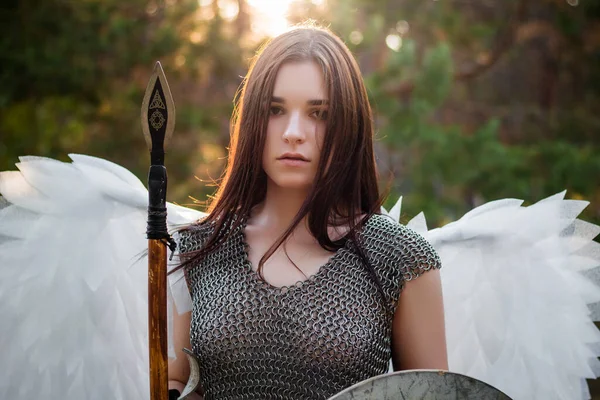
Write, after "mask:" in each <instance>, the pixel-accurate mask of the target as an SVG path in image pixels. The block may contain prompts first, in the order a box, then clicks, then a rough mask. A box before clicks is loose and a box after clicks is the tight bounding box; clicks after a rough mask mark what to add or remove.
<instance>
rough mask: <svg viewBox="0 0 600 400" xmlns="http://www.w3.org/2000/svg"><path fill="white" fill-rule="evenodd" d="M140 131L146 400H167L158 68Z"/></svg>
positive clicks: (169, 114)
mask: <svg viewBox="0 0 600 400" xmlns="http://www.w3.org/2000/svg"><path fill="white" fill-rule="evenodd" d="M141 122H142V130H143V131H144V137H145V139H146V144H147V145H148V149H149V150H150V161H151V163H150V164H151V165H150V171H149V173H148V200H149V202H148V228H147V231H146V234H147V237H148V344H149V349H150V400H167V399H168V396H169V395H168V375H167V372H168V371H167V362H168V359H167V357H168V356H167V246H169V248H170V249H171V252H174V251H175V247H176V245H175V241H174V240H173V239H172V238H171V236H170V235H169V233H168V231H167V208H166V199H167V169H166V168H165V149H166V147H167V144H168V142H169V140H170V139H171V136H172V135H173V129H174V127H175V104H174V103H173V97H172V96H171V91H170V89H169V84H168V83H167V78H166V77H165V73H164V71H163V69H162V67H161V65H160V62H157V63H156V65H155V66H154V72H153V74H152V76H151V77H150V80H149V81H148V86H147V88H146V93H145V94H144V101H143V102H142V114H141ZM184 352H185V353H186V355H187V357H188V360H189V362H190V370H191V373H190V381H189V382H188V383H187V385H186V387H185V389H184V392H183V393H182V394H181V397H179V399H184V398H186V397H187V395H188V394H189V393H191V392H193V391H194V390H195V389H196V387H197V385H198V381H199V375H198V365H197V362H195V359H194V358H193V355H192V353H191V352H190V351H189V350H187V349H184Z"/></svg>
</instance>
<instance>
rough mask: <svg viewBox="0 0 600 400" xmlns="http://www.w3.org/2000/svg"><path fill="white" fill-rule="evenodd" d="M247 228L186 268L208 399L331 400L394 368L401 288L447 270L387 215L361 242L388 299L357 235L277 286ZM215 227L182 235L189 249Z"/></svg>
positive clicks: (367, 228) (371, 223)
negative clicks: (259, 263) (260, 268)
mask: <svg viewBox="0 0 600 400" xmlns="http://www.w3.org/2000/svg"><path fill="white" fill-rule="evenodd" d="M244 228H245V221H243V223H242V225H241V226H240V227H239V228H237V229H236V230H235V231H233V232H231V235H230V236H229V238H228V239H227V240H226V241H225V242H224V243H223V244H222V245H221V246H220V248H219V249H218V250H216V251H214V252H213V253H211V254H208V255H207V256H206V257H205V258H204V259H203V260H202V261H201V262H200V263H197V264H195V265H194V264H192V265H189V266H187V267H186V279H187V283H188V287H189V289H190V295H191V297H192V304H193V307H192V317H191V329H190V332H191V338H190V339H191V344H192V348H193V351H194V353H195V354H196V356H197V357H198V359H199V361H200V375H201V385H202V388H203V390H204V398H205V400H214V399H218V400H228V399H236V400H243V399H252V400H256V399H281V400H292V399H302V400H306V399H327V398H329V397H331V396H333V395H334V394H336V393H338V392H339V391H341V390H343V389H344V388H347V387H349V386H351V385H353V384H355V383H358V382H360V381H362V380H364V379H367V378H370V377H373V376H376V375H380V374H383V373H386V372H387V371H388V366H389V360H390V357H391V348H390V345H391V327H392V319H393V312H394V310H395V308H396V304H397V301H398V298H399V296H400V292H401V290H402V287H403V285H404V282H405V281H407V280H411V279H414V278H416V277H418V276H419V275H421V274H422V273H423V272H424V271H426V270H430V269H432V268H440V267H441V263H440V259H439V257H438V255H437V253H436V252H435V250H434V249H433V247H432V246H431V245H430V244H429V243H428V242H427V241H426V240H425V239H424V238H423V237H422V236H420V235H418V234H417V233H415V232H414V231H412V230H411V229H409V228H407V227H405V226H403V225H400V224H398V223H397V222H395V221H393V220H392V219H391V218H390V217H388V216H384V215H379V214H375V215H373V216H371V217H370V218H369V220H368V221H367V222H366V223H365V225H364V226H363V228H362V231H361V232H359V235H358V236H359V243H361V246H362V249H363V251H364V253H365V255H366V256H367V258H368V260H369V262H370V263H371V265H372V266H373V268H374V269H375V272H376V274H377V276H378V278H379V279H380V281H381V283H382V285H383V291H384V294H385V296H386V297H387V300H388V304H383V301H382V298H381V296H380V294H379V292H378V290H377V286H376V284H375V282H374V281H373V279H372V278H370V277H369V275H368V272H367V271H366V268H365V266H364V264H363V263H362V262H361V261H360V258H359V257H358V255H357V253H356V249H355V247H354V246H355V245H354V244H353V243H350V241H348V243H347V245H346V246H345V247H344V248H342V249H340V250H338V251H337V252H336V253H335V254H334V255H333V256H332V257H331V258H330V260H329V261H328V262H327V263H326V264H324V265H323V266H321V267H320V269H319V271H318V272H317V273H316V274H314V275H312V276H310V277H309V278H308V279H306V280H304V281H300V282H298V283H296V284H295V285H292V286H285V287H275V286H272V285H270V284H269V283H267V282H265V281H263V280H262V279H260V277H259V276H258V274H257V273H256V271H254V270H253V269H252V265H251V263H250V261H249V260H248V256H247V248H248V246H247V244H246V241H245V236H244ZM211 233H212V226H210V225H209V224H202V223H200V224H198V225H193V226H191V227H190V228H189V229H187V230H185V231H183V232H182V233H181V235H180V236H179V248H180V251H181V253H187V252H189V251H193V250H197V249H199V248H201V246H202V244H203V241H204V240H205V239H206V238H207V237H208V236H209V235H210V234H211Z"/></svg>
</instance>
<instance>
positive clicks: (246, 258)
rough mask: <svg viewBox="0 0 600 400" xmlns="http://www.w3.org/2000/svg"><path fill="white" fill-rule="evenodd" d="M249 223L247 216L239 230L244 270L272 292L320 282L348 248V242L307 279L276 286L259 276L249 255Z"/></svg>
mask: <svg viewBox="0 0 600 400" xmlns="http://www.w3.org/2000/svg"><path fill="white" fill-rule="evenodd" d="M247 224H248V218H247V217H245V218H242V220H241V224H240V227H239V230H238V232H237V233H238V234H239V235H240V240H241V241H242V246H243V253H244V254H243V257H244V261H243V264H244V265H243V267H244V270H245V271H247V272H248V273H249V274H250V275H251V277H252V279H253V280H255V281H258V283H259V284H260V285H261V286H263V287H265V288H266V289H267V290H270V291H272V292H280V293H282V292H283V293H285V292H288V291H290V290H296V289H297V290H300V288H302V287H303V286H308V285H312V284H317V283H318V282H319V280H320V279H321V278H322V276H323V275H326V273H327V270H328V269H329V268H331V267H332V266H335V263H336V261H337V258H339V257H340V253H341V252H342V251H343V250H345V249H347V248H348V244H347V243H346V246H345V247H342V248H339V249H338V250H336V251H335V252H334V253H333V254H332V255H331V257H329V258H328V259H327V261H326V262H325V263H324V264H322V265H321V266H320V267H319V269H318V270H317V272H315V273H314V274H312V275H310V276H308V277H307V278H306V279H302V280H298V281H297V282H296V283H293V284H291V285H282V286H275V285H272V284H270V283H269V282H267V281H265V280H264V279H262V278H261V277H260V276H259V274H258V271H255V270H254V266H253V265H252V262H251V261H250V257H249V255H248V252H249V249H250V245H249V244H248V241H247V240H246V225H247ZM302 273H304V271H302Z"/></svg>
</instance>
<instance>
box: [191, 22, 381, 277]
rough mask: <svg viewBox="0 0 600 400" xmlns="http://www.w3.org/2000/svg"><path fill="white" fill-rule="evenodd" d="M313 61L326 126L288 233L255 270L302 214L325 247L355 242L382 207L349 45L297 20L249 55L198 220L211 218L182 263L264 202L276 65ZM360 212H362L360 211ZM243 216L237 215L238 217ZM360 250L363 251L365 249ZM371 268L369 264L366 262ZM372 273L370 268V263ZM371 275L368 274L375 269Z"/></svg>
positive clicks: (361, 88)
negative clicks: (325, 102) (218, 168)
mask: <svg viewBox="0 0 600 400" xmlns="http://www.w3.org/2000/svg"><path fill="white" fill-rule="evenodd" d="M298 61H314V62H316V63H317V65H319V66H320V68H321V71H322V73H323V78H324V82H325V85H326V90H328V94H329V109H328V114H327V121H326V132H325V136H324V140H323V147H322V149H321V156H320V161H319V166H318V170H317V173H316V176H315V180H314V184H313V186H312V189H311V191H310V193H309V194H308V196H307V198H306V200H305V201H304V203H303V205H302V207H301V208H300V210H299V211H298V214H297V215H296V217H295V218H294V220H293V221H292V223H291V224H290V226H289V227H288V229H287V230H286V231H285V233H284V234H283V235H282V236H281V237H280V238H279V239H278V240H277V241H276V242H275V243H274V244H273V245H272V246H271V248H270V249H269V250H268V251H267V252H266V253H265V254H264V255H263V257H262V258H261V260H260V263H259V267H258V273H259V275H260V276H261V277H262V266H263V265H264V262H265V261H266V260H267V259H268V258H269V257H270V256H271V255H272V254H273V253H274V251H275V250H276V249H277V248H278V247H279V246H280V245H281V244H282V243H283V242H284V241H285V240H286V239H287V238H288V236H289V235H290V234H291V233H292V232H293V230H294V228H295V227H296V226H297V225H298V223H299V222H300V221H301V220H302V219H303V218H304V217H305V216H307V220H308V226H309V229H310V231H311V233H312V234H313V236H314V237H315V238H316V239H317V240H318V242H319V244H320V245H321V246H322V247H323V248H324V249H327V250H329V251H335V250H337V249H339V248H341V247H343V246H344V245H345V243H346V240H354V241H355V242H356V238H357V236H356V234H357V229H359V227H360V226H362V224H363V223H364V222H365V221H366V220H367V219H368V217H370V216H371V215H372V214H373V213H376V212H378V211H379V209H380V207H381V203H382V199H381V197H380V195H379V190H378V186H377V181H378V176H377V169H376V164H375V155H374V150H373V120H372V111H371V107H370V105H369V101H368V97H367V92H366V89H365V85H364V83H363V80H362V76H361V73H360V69H359V67H358V65H357V63H356V61H355V59H354V57H353V56H352V54H351V53H350V51H349V50H348V48H347V47H346V45H345V44H344V43H343V42H342V41H341V40H340V39H339V38H338V37H337V36H335V35H334V34H332V33H331V32H330V31H328V30H326V29H323V28H317V27H314V26H303V27H297V28H294V29H292V30H290V31H288V32H286V33H284V34H282V35H280V36H278V37H276V38H274V39H272V40H271V41H270V42H268V43H266V44H265V45H264V46H263V47H262V48H261V50H260V51H259V52H258V53H257V55H256V57H255V58H254V59H253V61H252V64H251V66H250V69H249V71H248V74H247V75H246V77H245V78H244V80H243V82H242V85H241V89H240V92H239V96H238V97H237V100H236V104H235V109H234V113H233V117H232V120H231V139H230V140H231V142H230V147H229V148H230V153H229V157H228V163H227V169H226V171H225V174H224V177H223V181H222V183H221V185H220V186H219V189H218V191H217V193H216V195H215V197H214V199H213V201H212V203H211V204H210V206H209V209H208V213H209V215H208V216H207V217H206V218H205V219H204V220H203V221H202V222H201V224H206V223H210V224H213V225H214V231H213V234H212V235H211V236H210V238H208V240H207V241H206V242H205V244H204V246H203V248H202V249H200V250H198V251H196V252H193V253H189V254H188V256H187V257H186V259H187V261H186V262H185V264H188V263H192V262H194V261H196V260H198V259H200V258H202V257H203V256H204V255H205V254H207V253H210V252H212V251H214V250H216V249H217V248H218V246H219V245H220V244H221V243H222V242H223V241H224V240H225V239H226V238H227V234H228V232H232V231H234V230H235V229H236V228H237V227H239V226H240V224H241V223H242V218H243V217H245V216H248V215H249V214H250V211H251V209H252V208H253V207H254V206H256V205H257V204H259V203H260V202H262V201H263V200H264V198H265V194H266V189H267V176H266V174H265V172H264V170H263V168H262V159H261V158H262V157H257V156H256V155H257V154H260V155H262V149H263V148H264V146H265V141H266V132H267V124H268V121H269V111H270V107H271V97H272V95H273V87H274V85H275V78H276V76H277V72H278V70H279V68H280V66H281V65H282V64H284V63H288V62H298ZM361 215H364V217H363V218H360V220H359V217H360V216H361ZM240 216H241V217H242V218H238V217H240ZM331 224H336V225H345V226H348V227H349V231H348V233H347V234H346V235H345V236H344V237H343V238H341V239H339V240H336V241H332V240H331V239H330V237H329V235H328V229H327V228H328V226H330V225H331ZM361 258H363V259H364V258H365V257H364V255H362V251H361ZM369 269H370V270H371V268H370V267H369ZM370 272H371V274H372V271H370ZM372 275H373V274H372Z"/></svg>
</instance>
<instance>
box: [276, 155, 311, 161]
mask: <svg viewBox="0 0 600 400" xmlns="http://www.w3.org/2000/svg"><path fill="white" fill-rule="evenodd" d="M277 159H278V160H297V161H310V160H309V159H308V158H306V157H304V156H303V155H302V154H299V153H284V154H282V155H281V157H278V158H277Z"/></svg>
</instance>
